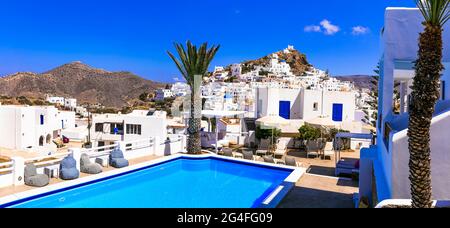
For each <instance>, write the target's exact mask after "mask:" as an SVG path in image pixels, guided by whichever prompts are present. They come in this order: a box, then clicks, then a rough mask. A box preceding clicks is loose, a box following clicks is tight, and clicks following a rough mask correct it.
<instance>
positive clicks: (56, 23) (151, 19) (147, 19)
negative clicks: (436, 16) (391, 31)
mask: <svg viewBox="0 0 450 228" xmlns="http://www.w3.org/2000/svg"><path fill="white" fill-rule="evenodd" d="M388 6H406V7H411V6H414V0H364V1H361V0H308V1H307V0H259V1H253V0H189V1H187V0H184V1H183V0H166V1H146V0H140V1H138V0H126V1H125V0H96V1H93V0H90V1H89V0H77V1H61V0H54V1H52V0H39V1H36V0H3V1H2V4H1V7H0V28H1V30H0V75H2V76H4V75H7V74H10V73H15V72H18V71H32V72H43V71H46V70H49V69H51V68H53V67H56V66H58V65H61V64H64V63H67V62H72V61H82V62H84V63H87V64H89V65H92V66H94V67H98V68H103V69H106V70H111V71H120V70H126V71H131V72H133V73H135V74H138V75H140V76H143V77H146V78H148V79H152V80H158V81H164V82H171V81H173V78H176V77H179V76H178V75H179V74H178V72H177V70H176V68H175V67H174V65H173V63H172V62H171V60H170V59H169V58H168V56H167V54H166V51H167V50H171V51H173V42H175V41H177V42H185V41H186V40H187V39H190V40H192V41H193V42H194V43H200V42H204V41H208V42H210V43H211V44H221V45H222V48H221V50H220V52H219V53H218V55H217V57H216V59H215V61H214V62H213V66H214V65H228V64H231V63H236V62H241V61H244V60H249V59H255V58H258V57H261V56H265V55H266V54H269V53H272V52H275V51H278V50H281V49H283V48H285V47H287V45H288V44H292V45H294V46H295V47H296V49H298V50H300V51H301V52H303V53H305V54H307V56H308V58H309V61H310V62H311V63H312V64H313V65H315V66H316V67H318V68H321V69H324V70H325V69H329V70H330V72H331V73H332V74H333V75H351V74H371V73H372V70H373V68H374V66H375V65H376V63H377V60H378V58H379V57H380V55H381V53H380V35H379V34H380V30H381V28H382V26H383V16H384V10H385V8H386V7H388Z"/></svg>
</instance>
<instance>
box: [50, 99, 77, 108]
mask: <svg viewBox="0 0 450 228" xmlns="http://www.w3.org/2000/svg"><path fill="white" fill-rule="evenodd" d="M46 101H47V102H49V103H52V104H57V105H60V106H62V107H65V108H68V109H70V110H75V109H76V107H77V99H74V98H65V97H51V96H48V95H47V98H46Z"/></svg>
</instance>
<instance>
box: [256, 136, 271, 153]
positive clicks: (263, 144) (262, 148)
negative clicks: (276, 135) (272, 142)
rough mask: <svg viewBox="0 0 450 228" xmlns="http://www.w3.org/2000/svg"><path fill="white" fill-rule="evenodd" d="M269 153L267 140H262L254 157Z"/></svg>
mask: <svg viewBox="0 0 450 228" xmlns="http://www.w3.org/2000/svg"><path fill="white" fill-rule="evenodd" d="M268 152H269V140H268V139H262V140H261V142H260V143H259V145H258V150H256V155H267V153H268Z"/></svg>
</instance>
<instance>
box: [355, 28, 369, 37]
mask: <svg viewBox="0 0 450 228" xmlns="http://www.w3.org/2000/svg"><path fill="white" fill-rule="evenodd" d="M369 32H370V29H369V28H367V27H364V26H355V27H353V28H352V34H353V35H355V36H358V35H365V34H367V33H369Z"/></svg>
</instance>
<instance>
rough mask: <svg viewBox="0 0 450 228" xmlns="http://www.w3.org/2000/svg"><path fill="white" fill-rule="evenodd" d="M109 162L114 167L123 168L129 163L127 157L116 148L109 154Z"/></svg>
mask: <svg viewBox="0 0 450 228" xmlns="http://www.w3.org/2000/svg"><path fill="white" fill-rule="evenodd" d="M109 164H110V165H111V166H112V167H114V168H118V169H120V168H124V167H127V166H129V165H130V163H129V162H128V160H127V159H125V157H124V156H123V152H122V151H121V150H120V149H118V148H116V149H114V150H113V151H112V152H111V154H110V155H109Z"/></svg>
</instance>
